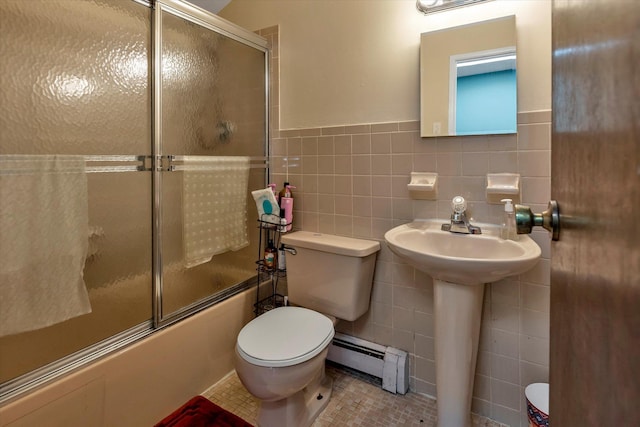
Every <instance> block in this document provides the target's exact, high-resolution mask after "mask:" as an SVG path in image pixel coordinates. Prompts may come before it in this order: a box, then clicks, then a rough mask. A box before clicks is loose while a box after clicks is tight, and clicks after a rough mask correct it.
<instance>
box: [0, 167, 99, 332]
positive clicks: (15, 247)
mask: <svg viewBox="0 0 640 427" xmlns="http://www.w3.org/2000/svg"><path fill="white" fill-rule="evenodd" d="M0 200H1V203H0V336H4V335H11V334H17V333H20V332H26V331H31V330H35V329H40V328H44V327H47V326H50V325H53V324H55V323H59V322H62V321H65V320H67V319H70V318H72V317H76V316H80V315H82V314H86V313H90V312H91V305H90V303H89V296H88V294H87V289H86V286H85V283H84V279H83V269H84V262H85V258H86V256H87V247H88V240H87V234H88V223H89V220H88V202H87V176H86V173H85V161H84V157H83V156H60V155H2V156H0Z"/></svg>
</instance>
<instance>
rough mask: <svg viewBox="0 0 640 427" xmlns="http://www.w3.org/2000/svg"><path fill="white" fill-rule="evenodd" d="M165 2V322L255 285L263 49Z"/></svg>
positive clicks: (160, 28) (161, 31) (160, 142)
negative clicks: (236, 289) (255, 192)
mask: <svg viewBox="0 0 640 427" xmlns="http://www.w3.org/2000/svg"><path fill="white" fill-rule="evenodd" d="M168 3H170V4H171V5H170V6H167V5H165V4H164V2H162V3H159V4H158V5H157V6H158V9H157V10H156V22H158V23H159V24H158V25H157V27H156V31H157V32H156V37H157V40H159V46H160V48H159V49H158V53H157V55H158V56H157V57H156V61H157V62H156V63H160V64H161V65H160V66H159V67H158V74H157V75H156V78H157V79H158V82H159V87H158V90H159V93H157V97H158V99H161V102H159V103H158V107H159V108H160V111H156V114H159V116H156V118H157V120H158V122H159V123H161V128H160V129H159V131H160V134H159V135H156V136H157V142H156V144H157V145H156V148H157V150H158V154H159V155H160V156H161V158H162V164H163V167H162V172H161V173H160V174H159V175H160V176H159V177H158V179H159V180H160V181H161V188H162V191H161V194H160V206H161V217H162V220H161V224H162V228H161V230H160V232H161V233H160V234H161V236H162V237H161V248H158V249H159V251H160V253H161V254H162V274H161V276H160V277H156V279H157V280H161V283H160V285H161V288H162V292H161V293H162V307H161V313H160V315H159V317H160V318H161V319H163V320H169V321H170V320H171V318H172V316H177V315H180V314H184V312H188V311H189V310H191V309H193V308H194V307H197V306H198V305H199V304H201V303H202V302H203V301H206V300H208V299H211V298H216V297H217V296H220V295H224V294H225V293H226V292H228V291H230V290H231V289H233V288H234V287H237V286H241V285H242V284H243V282H247V281H249V280H251V279H253V278H254V277H255V274H256V271H255V259H256V254H257V250H258V243H257V239H258V233H257V228H256V226H257V223H256V222H255V219H256V218H257V213H256V208H255V203H254V201H253V198H252V197H251V194H250V190H254V189H258V188H264V185H265V177H266V170H265V154H266V143H267V141H266V138H267V130H266V129H267V108H266V105H267V92H266V82H267V79H266V78H265V73H266V69H267V63H266V61H267V50H266V48H265V47H264V45H262V46H261V45H257V44H254V43H252V42H251V41H250V40H246V39H242V38H240V37H237V36H234V35H232V34H230V33H227V32H225V31H224V30H223V29H221V28H220V27H218V26H215V25H212V23H211V22H210V21H208V19H207V16H204V15H197V16H196V15H187V14H186V13H184V11H185V9H183V8H180V7H179V6H180V5H178V4H174V3H175V2H168ZM189 12H193V11H189ZM196 12H197V11H196ZM156 46H158V44H157V45H156Z"/></svg>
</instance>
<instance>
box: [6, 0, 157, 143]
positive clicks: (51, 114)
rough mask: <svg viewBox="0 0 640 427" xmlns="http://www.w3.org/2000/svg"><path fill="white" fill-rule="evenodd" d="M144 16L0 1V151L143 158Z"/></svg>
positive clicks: (85, 2)
mask: <svg viewBox="0 0 640 427" xmlns="http://www.w3.org/2000/svg"><path fill="white" fill-rule="evenodd" d="M149 27H150V11H149V9H148V8H146V7H144V6H142V5H140V4H135V3H134V2H133V1H131V0H93V1H90V0H57V1H56V0H27V1H25V0H2V1H1V2H0V28H1V29H2V42H1V43H0V58H2V61H0V86H1V87H2V91H0V97H1V98H0V129H1V133H0V154H8V153H21V154H44V153H47V154H49V153H51V154H53V153H59V154H113V153H118V154H149V153H150V138H151V136H150V129H151V102H150V93H149V72H148V69H149V51H150V49H149V45H150V31H149Z"/></svg>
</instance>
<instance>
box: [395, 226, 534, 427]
mask: <svg viewBox="0 0 640 427" xmlns="http://www.w3.org/2000/svg"><path fill="white" fill-rule="evenodd" d="M448 222H449V220H427V221H415V222H412V223H409V224H404V225H400V226H398V227H395V228H393V229H391V230H389V231H388V232H387V233H386V234H385V236H384V238H385V240H386V242H387V245H388V246H389V248H390V249H391V251H392V252H393V253H395V254H396V255H398V256H399V257H400V258H402V259H404V260H405V261H406V262H407V263H409V264H410V265H412V266H413V267H415V268H417V269H418V270H421V271H424V272H426V273H427V274H429V275H430V276H431V277H433V279H434V317H435V350H436V355H435V357H436V389H437V395H438V396H437V407H438V424H437V425H438V427H468V426H471V396H472V392H473V379H474V375H475V369H476V359H477V354H478V338H479V336H480V321H481V317H482V316H481V314H482V298H483V295H484V285H485V283H491V282H495V281H497V280H500V279H503V278H505V277H508V276H513V275H517V274H520V273H524V272H525V271H527V270H529V269H530V268H531V267H533V266H534V265H535V264H536V263H537V261H538V259H539V258H540V253H541V251H540V247H539V246H538V245H537V244H536V243H535V242H534V241H533V240H531V238H530V237H529V236H527V235H519V236H518V241H512V240H503V239H501V238H500V237H499V228H498V227H497V226H495V225H491V224H476V223H474V225H479V226H480V227H481V228H482V233H483V234H457V233H451V232H448V231H442V230H441V225H442V224H445V223H448Z"/></svg>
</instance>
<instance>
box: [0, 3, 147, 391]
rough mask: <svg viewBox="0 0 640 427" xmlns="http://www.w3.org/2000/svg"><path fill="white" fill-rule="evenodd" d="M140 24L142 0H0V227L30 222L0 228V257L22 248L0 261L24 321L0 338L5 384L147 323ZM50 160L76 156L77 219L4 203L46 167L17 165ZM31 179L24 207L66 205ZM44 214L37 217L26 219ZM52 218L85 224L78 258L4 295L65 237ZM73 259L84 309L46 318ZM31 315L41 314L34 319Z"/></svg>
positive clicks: (143, 40) (5, 303) (9, 304)
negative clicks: (38, 323) (11, 235)
mask: <svg viewBox="0 0 640 427" xmlns="http://www.w3.org/2000/svg"><path fill="white" fill-rule="evenodd" d="M150 23H151V9H150V8H149V7H146V6H144V5H143V4H140V3H136V2H133V1H130V0H119V1H114V0H77V1H55V2H54V1H19V0H5V1H2V2H0V28H2V38H3V42H2V43H0V56H1V57H2V61H1V62H0V85H1V86H2V91H1V95H0V129H1V131H0V191H1V194H2V202H0V203H2V205H1V209H2V219H1V220H2V221H3V224H2V226H3V227H7V228H3V230H10V229H11V222H12V221H14V222H15V225H16V227H18V226H20V225H22V224H24V222H28V221H34V222H33V223H32V224H34V226H33V227H24V228H25V233H24V234H22V235H20V236H18V237H17V239H16V241H15V242H13V243H11V244H8V243H7V242H6V241H5V240H4V239H3V238H2V237H0V257H2V259H5V260H6V259H9V257H10V256H14V255H15V254H16V250H17V248H18V247H21V248H24V247H27V248H28V250H26V251H24V252H23V254H26V255H24V256H22V255H21V256H15V257H14V258H15V263H14V264H13V265H5V264H2V268H1V269H0V270H2V271H0V310H3V311H6V310H9V309H11V310H14V312H15V313H20V314H26V316H25V317H26V319H27V320H26V321H25V322H23V324H22V325H16V328H14V329H13V332H12V333H10V334H8V335H5V336H2V337H0V384H2V385H3V386H4V385H5V384H10V383H11V381H12V380H14V379H15V378H17V377H19V376H21V375H23V374H26V373H29V372H37V371H38V369H40V368H43V367H45V366H47V365H49V364H53V363H54V362H56V363H57V365H59V364H60V360H61V359H64V358H65V357H67V356H69V355H71V354H73V353H79V352H81V351H82V350H83V349H85V348H87V347H90V346H93V345H95V344H97V343H103V344H104V345H105V346H108V343H109V340H111V339H112V337H114V336H118V335H119V334H121V333H123V332H124V331H128V330H131V329H132V328H136V327H139V325H141V324H145V325H146V326H145V327H146V328H147V329H148V328H149V327H150V319H151V317H152V311H151V255H152V253H151V221H150V218H151V200H152V197H151V172H150V168H149V166H150V162H149V159H150V156H151V117H152V116H151V89H150V84H149V82H150V74H149V68H150V67H149V64H150V46H151V25H150ZM56 159H57V160H60V159H65V161H73V160H74V159H75V160H77V161H78V162H79V165H80V166H84V170H85V173H84V174H83V176H82V177H81V178H82V179H80V180H79V182H80V181H82V184H78V185H81V186H84V187H82V188H80V187H78V188H74V189H73V190H74V191H75V190H77V194H78V195H79V197H81V198H84V200H83V201H82V202H83V203H85V205H83V206H84V208H79V209H78V212H77V213H78V217H77V218H84V219H83V220H81V219H75V220H76V221H77V223H69V221H71V219H70V218H49V217H46V216H44V217H42V216H40V217H38V216H37V212H34V211H35V210H36V209H35V208H32V209H24V206H17V205H11V204H10V203H7V200H20V199H21V197H23V196H27V195H26V194H23V193H20V192H21V191H23V190H22V189H23V188H29V187H28V186H27V185H26V184H27V183H29V182H30V181H33V180H34V179H35V178H38V179H39V177H41V176H44V175H45V172H44V171H43V170H40V169H38V167H37V166H33V167H32V168H31V169H30V168H25V167H23V166H19V165H25V164H31V165H42V164H48V163H55V162H56V161H57V160H56ZM16 165H18V166H16ZM63 175H64V172H62V173H61V176H63ZM78 176H79V177H80V174H79V175H78ZM33 182H36V181H33ZM37 182H38V183H39V182H44V181H37ZM36 188H38V190H39V191H40V193H38V194H41V195H42V196H43V197H41V198H34V200H33V204H32V206H38V205H39V204H42V203H43V199H45V198H46V199H50V202H51V203H56V202H58V201H59V202H60V203H59V204H61V205H62V207H66V208H69V206H65V204H69V203H70V201H69V200H68V199H64V198H63V197H62V195H61V194H59V193H57V191H58V189H57V188H54V187H53V186H52V187H51V188H50V189H49V188H48V187H47V188H42V187H36ZM23 200H24V199H23ZM58 207H60V206H58ZM81 210H83V212H80V211H81ZM54 211H56V210H55V209H54V210H52V211H51V212H54ZM57 211H59V210H57ZM67 211H68V210H67ZM42 221H47V227H36V226H39V225H41V224H42ZM57 227H68V230H71V232H78V233H84V236H82V235H81V236H79V240H80V241H81V245H80V246H81V247H82V248H83V250H84V252H82V253H80V251H79V252H78V253H75V252H74V255H75V256H76V257H81V258H82V259H78V258H74V259H73V260H71V261H69V263H68V264H67V263H64V264H62V265H57V266H51V267H52V268H51V270H50V271H51V274H50V275H49V276H48V277H47V279H46V280H44V281H42V282H40V283H39V284H37V286H41V288H39V290H38V288H37V286H32V285H36V283H35V281H30V282H31V283H28V285H29V286H31V287H30V288H29V292H23V291H25V290H26V287H24V288H22V289H21V290H18V291H16V292H13V293H12V292H11V291H10V290H9V289H10V287H11V286H13V287H14V288H15V285H16V281H15V277H16V271H20V270H29V269H31V270H33V271H37V270H38V269H40V268H43V266H45V264H46V263H47V262H50V260H49V258H50V256H49V255H51V254H53V253H57V252H59V251H60V247H61V246H62V244H63V242H61V241H59V240H53V239H51V236H49V233H48V232H47V231H48V230H52V229H56V228H57ZM41 229H42V230H43V231H42V232H41V231H39V230H41ZM52 231H55V230H52ZM84 245H86V248H84ZM76 263H79V265H80V271H79V273H80V274H82V275H83V280H84V284H83V285H82V288H85V289H86V292H87V294H88V298H89V304H90V310H91V311H90V313H87V314H79V313H81V311H78V312H77V313H75V314H78V315H75V314H73V313H72V314H73V316H72V317H71V318H69V319H68V320H64V321H60V322H58V321H57V320H56V319H55V318H54V317H51V318H50V319H46V317H47V316H49V313H48V312H49V311H55V310H56V309H61V308H65V309H66V308H68V307H57V306H56V305H60V306H63V305H70V304H71V303H70V301H71V300H72V297H73V296H74V295H73V294H72V293H69V294H64V292H70V291H69V290H68V289H63V287H62V286H61V285H62V284H64V283H60V276H63V274H64V272H65V269H67V268H71V266H72V265H75V264H76ZM82 265H84V268H82ZM54 267H57V269H56V268H54ZM81 291H82V289H79V292H81ZM51 297H54V298H51ZM43 299H45V300H44V301H43ZM29 318H33V319H34V320H35V319H36V318H44V319H45V320H44V322H45V323H51V324H50V325H49V326H46V327H43V328H38V329H33V327H34V326H35V324H29V321H28V320H29ZM2 388H3V387H0V391H2ZM1 394H3V393H0V395H1Z"/></svg>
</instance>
